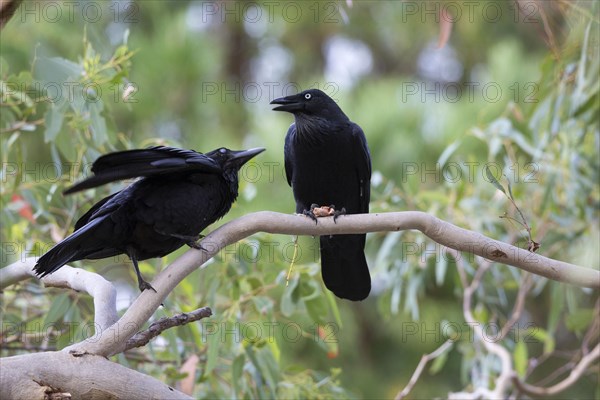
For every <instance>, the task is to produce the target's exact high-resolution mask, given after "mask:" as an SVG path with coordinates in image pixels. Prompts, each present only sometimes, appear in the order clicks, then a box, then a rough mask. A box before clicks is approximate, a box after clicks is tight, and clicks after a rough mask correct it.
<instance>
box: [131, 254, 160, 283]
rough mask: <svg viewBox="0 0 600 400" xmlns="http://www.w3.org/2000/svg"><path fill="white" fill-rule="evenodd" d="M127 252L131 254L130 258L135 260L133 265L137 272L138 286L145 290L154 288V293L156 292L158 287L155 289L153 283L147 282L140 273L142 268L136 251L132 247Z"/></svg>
mask: <svg viewBox="0 0 600 400" xmlns="http://www.w3.org/2000/svg"><path fill="white" fill-rule="evenodd" d="M127 253H128V255H129V258H130V259H131V261H132V262H133V267H134V268H135V273H136V275H137V279H138V287H139V288H140V291H141V292H143V291H144V290H146V289H152V290H154V293H156V289H154V288H153V287H152V285H151V284H149V283H148V282H146V281H145V280H144V278H142V274H141V273H140V268H139V267H138V261H137V256H136V254H135V251H132V250H131V249H129V251H128V252H127Z"/></svg>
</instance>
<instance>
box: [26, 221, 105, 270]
mask: <svg viewBox="0 0 600 400" xmlns="http://www.w3.org/2000/svg"><path fill="white" fill-rule="evenodd" d="M99 222H100V220H96V221H92V222H91V223H89V224H88V225H86V226H84V227H83V228H81V229H79V230H77V231H75V232H73V233H72V234H71V235H70V236H68V237H67V238H65V239H64V240H63V241H62V242H60V243H58V244H57V245H56V246H54V247H53V248H51V249H50V250H48V252H47V253H46V254H44V255H43V256H41V257H40V258H39V259H38V261H37V263H36V264H35V267H33V270H34V272H35V273H36V274H37V275H38V276H39V277H44V276H46V275H48V274H51V273H53V272H55V271H56V270H58V269H59V268H60V267H62V266H63V265H65V264H66V263H68V262H70V261H76V260H81V259H83V258H85V256H86V255H87V254H88V253H89V252H90V251H86V252H85V253H83V252H82V251H83V250H82V246H81V244H82V243H83V242H84V241H86V240H87V241H89V234H88V233H89V229H90V228H92V227H93V226H94V225H96V224H97V223H99Z"/></svg>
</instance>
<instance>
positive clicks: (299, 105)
mask: <svg viewBox="0 0 600 400" xmlns="http://www.w3.org/2000/svg"><path fill="white" fill-rule="evenodd" d="M270 104H281V105H280V106H279V107H275V108H274V109H273V111H287V112H294V111H299V110H302V109H303V108H304V102H303V98H302V97H299V96H298V95H297V94H295V95H292V96H286V97H280V98H278V99H275V100H273V101H272V102H271V103H270Z"/></svg>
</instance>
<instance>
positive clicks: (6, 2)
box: [0, 0, 23, 30]
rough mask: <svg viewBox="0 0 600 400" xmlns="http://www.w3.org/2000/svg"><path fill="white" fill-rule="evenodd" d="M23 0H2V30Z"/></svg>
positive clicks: (0, 0) (0, 16)
mask: <svg viewBox="0 0 600 400" xmlns="http://www.w3.org/2000/svg"><path fill="white" fill-rule="evenodd" d="M22 1H23V0H0V30H1V29H2V28H4V26H5V25H6V23H7V22H8V20H10V19H11V18H12V16H13V15H14V14H15V11H17V8H19V5H20V4H21V2H22Z"/></svg>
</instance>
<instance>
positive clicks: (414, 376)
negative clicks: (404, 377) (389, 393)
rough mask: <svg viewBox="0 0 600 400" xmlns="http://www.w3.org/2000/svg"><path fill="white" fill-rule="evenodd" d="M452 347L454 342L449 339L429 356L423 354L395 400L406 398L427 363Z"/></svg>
mask: <svg viewBox="0 0 600 400" xmlns="http://www.w3.org/2000/svg"><path fill="white" fill-rule="evenodd" d="M453 345H454V342H453V341H452V340H451V339H448V340H446V341H445V342H444V344H442V345H441V346H440V347H438V348H437V349H436V350H434V351H432V352H431V353H429V354H423V356H422V357H421V360H420V361H419V364H418V365H417V368H416V369H415V372H413V374H412V376H411V377H410V380H409V381H408V383H407V384H406V386H405V387H404V389H402V391H401V392H400V393H398V394H397V395H396V398H395V400H401V399H403V398H405V397H406V396H408V394H409V393H410V391H411V390H412V389H413V387H414V386H415V384H416V383H417V381H418V380H419V377H420V376H421V373H422V372H423V369H425V366H426V365H427V363H428V362H429V361H431V360H435V359H436V358H438V357H439V356H441V355H442V354H444V353H445V352H446V351H447V350H448V349H450V348H451V347H452V346H453Z"/></svg>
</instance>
